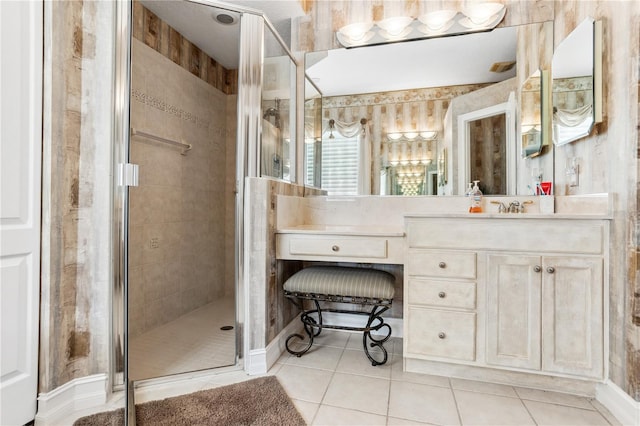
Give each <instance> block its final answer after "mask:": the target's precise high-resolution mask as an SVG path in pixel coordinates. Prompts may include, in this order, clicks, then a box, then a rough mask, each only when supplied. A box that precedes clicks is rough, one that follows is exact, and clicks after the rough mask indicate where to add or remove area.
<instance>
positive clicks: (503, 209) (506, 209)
mask: <svg viewBox="0 0 640 426" xmlns="http://www.w3.org/2000/svg"><path fill="white" fill-rule="evenodd" d="M491 204H497V205H498V213H524V206H525V205H526V204H533V201H531V200H527V201H523V202H520V201H518V200H514V201H512V202H510V203H509V205H506V204H505V203H504V202H502V201H495V200H494V201H491Z"/></svg>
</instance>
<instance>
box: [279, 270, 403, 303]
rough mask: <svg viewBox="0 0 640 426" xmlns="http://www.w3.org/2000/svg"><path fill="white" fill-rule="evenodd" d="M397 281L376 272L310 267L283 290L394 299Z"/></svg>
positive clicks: (288, 281)
mask: <svg viewBox="0 0 640 426" xmlns="http://www.w3.org/2000/svg"><path fill="white" fill-rule="evenodd" d="M394 284H395V278H394V276H393V275H391V274H390V273H388V272H385V271H379V270H376V269H363V268H349V267H344V266H311V267H309V268H305V269H303V270H301V271H299V272H297V273H295V274H294V275H293V276H292V277H291V278H289V279H288V280H287V281H286V282H285V283H284V289H285V290H286V291H289V292H297V293H316V294H329V295H336V296H351V297H369V298H373V299H393V293H394Z"/></svg>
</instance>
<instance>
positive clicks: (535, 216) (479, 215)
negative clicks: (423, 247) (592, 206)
mask: <svg viewBox="0 0 640 426" xmlns="http://www.w3.org/2000/svg"><path fill="white" fill-rule="evenodd" d="M439 217H445V218H458V219H545V220H549V219H553V220H556V219H557V220H560V219H573V220H585V219H587V220H588V219H591V220H606V219H612V217H611V215H606V214H574V213H565V214H563V213H550V214H542V213H453V214H443V213H411V214H406V215H405V218H439Z"/></svg>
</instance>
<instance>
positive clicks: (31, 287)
mask: <svg viewBox="0 0 640 426" xmlns="http://www.w3.org/2000/svg"><path fill="white" fill-rule="evenodd" d="M42 9H43V7H42V2H41V1H19V0H18V1H0V328H1V329H0V332H1V334H0V335H1V342H0V343H1V344H2V346H0V351H1V352H0V355H1V360H0V361H1V365H2V369H1V376H0V402H1V405H0V424H1V425H15V424H19V425H22V424H25V423H27V422H29V421H31V420H32V419H33V418H34V417H35V414H36V392H37V384H38V318H39V315H38V309H39V297H40V291H39V290H40V193H41V191H40V173H41V172H40V170H41V150H42V35H43V28H42V26H43V23H42V19H43V12H42Z"/></svg>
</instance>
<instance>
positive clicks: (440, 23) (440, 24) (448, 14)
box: [418, 9, 458, 33]
mask: <svg viewBox="0 0 640 426" xmlns="http://www.w3.org/2000/svg"><path fill="white" fill-rule="evenodd" d="M457 13H458V12H457V11H455V10H453V9H444V10H435V11H433V12H429V13H425V14H424V15H420V16H418V21H420V22H422V23H423V24H424V25H425V27H426V30H427V31H423V32H425V33H426V32H429V31H431V32H434V33H435V32H443V31H446V30H447V29H448V26H449V25H450V24H452V23H453V17H454V16H456V14H457Z"/></svg>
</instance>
